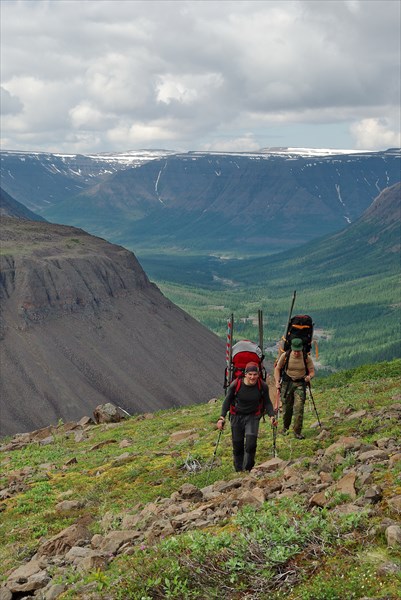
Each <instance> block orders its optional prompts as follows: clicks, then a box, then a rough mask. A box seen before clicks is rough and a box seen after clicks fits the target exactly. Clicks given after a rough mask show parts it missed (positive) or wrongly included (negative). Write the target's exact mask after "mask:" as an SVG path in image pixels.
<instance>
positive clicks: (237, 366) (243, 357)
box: [232, 340, 264, 379]
mask: <svg viewBox="0 0 401 600" xmlns="http://www.w3.org/2000/svg"><path fill="white" fill-rule="evenodd" d="M263 358H264V357H263V353H262V350H261V349H260V348H259V346H258V345H257V344H255V343H254V342H251V341H250V340H240V341H239V342H237V343H236V344H234V346H233V349H232V364H233V379H236V378H238V377H243V376H244V374H245V367H246V365H247V364H248V363H249V362H255V363H256V364H257V365H258V367H259V371H260V373H261V374H263Z"/></svg>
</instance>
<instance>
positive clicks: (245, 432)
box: [217, 362, 277, 471]
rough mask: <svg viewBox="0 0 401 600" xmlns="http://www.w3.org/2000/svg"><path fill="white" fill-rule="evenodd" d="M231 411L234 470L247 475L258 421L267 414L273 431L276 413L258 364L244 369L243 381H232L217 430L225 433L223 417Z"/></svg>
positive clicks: (254, 444) (224, 418)
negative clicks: (244, 472) (223, 430)
mask: <svg viewBox="0 0 401 600" xmlns="http://www.w3.org/2000/svg"><path fill="white" fill-rule="evenodd" d="M228 411H230V424H231V437H232V445H233V458H234V468H235V470H236V471H250V470H251V469H252V467H253V466H254V464H255V455H256V446H257V440H258V432H259V422H260V419H261V417H262V416H263V415H264V414H265V413H267V414H268V415H269V417H270V421H271V424H272V425H273V426H274V427H276V426H277V421H276V419H275V412H274V409H273V405H272V403H271V400H270V396H269V388H268V386H267V384H266V383H265V382H264V381H263V380H262V379H261V377H260V372H259V367H258V365H257V363H254V362H250V363H248V364H247V365H246V367H245V375H244V377H241V378H238V379H234V381H233V382H232V383H231V384H230V386H229V387H228V389H227V394H226V397H225V399H224V402H223V406H222V408H221V417H220V418H219V420H218V421H217V428H218V429H220V430H222V429H224V425H225V421H226V414H227V412H228Z"/></svg>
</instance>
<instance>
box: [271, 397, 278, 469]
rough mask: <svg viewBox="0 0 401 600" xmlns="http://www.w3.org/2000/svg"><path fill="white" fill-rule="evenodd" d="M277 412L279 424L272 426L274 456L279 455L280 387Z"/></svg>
mask: <svg viewBox="0 0 401 600" xmlns="http://www.w3.org/2000/svg"><path fill="white" fill-rule="evenodd" d="M274 410H275V413H276V421H277V424H276V426H275V427H274V426H272V427H273V456H274V458H276V457H277V429H278V420H279V416H280V388H278V389H277V396H276V406H275V409H274Z"/></svg>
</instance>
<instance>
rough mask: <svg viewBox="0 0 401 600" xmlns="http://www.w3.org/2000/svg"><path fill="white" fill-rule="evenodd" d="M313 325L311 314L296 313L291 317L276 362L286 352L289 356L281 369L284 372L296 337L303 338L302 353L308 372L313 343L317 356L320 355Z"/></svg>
mask: <svg viewBox="0 0 401 600" xmlns="http://www.w3.org/2000/svg"><path fill="white" fill-rule="evenodd" d="M313 327H314V323H313V321H312V317H310V316H309V315H295V316H293V317H292V318H291V319H290V321H289V322H288V327H287V332H286V335H285V336H283V337H282V338H281V342H280V344H279V352H278V357H277V360H276V363H275V364H277V362H278V360H279V358H280V356H281V355H282V354H283V352H285V353H286V355H287V356H286V360H285V363H284V367H283V368H282V370H281V371H282V373H283V372H284V371H285V370H286V368H287V365H288V360H289V355H290V352H291V342H292V340H293V339H294V338H299V339H301V340H302V354H303V357H304V363H305V369H306V372H308V367H307V357H308V354H310V353H311V351H312V344H314V345H315V354H316V357H318V348H317V343H316V341H315V340H314V339H313Z"/></svg>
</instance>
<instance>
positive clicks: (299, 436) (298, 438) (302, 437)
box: [294, 433, 305, 440]
mask: <svg viewBox="0 0 401 600" xmlns="http://www.w3.org/2000/svg"><path fill="white" fill-rule="evenodd" d="M294 436H295V439H297V440H304V439H305V436H304V435H302V433H294Z"/></svg>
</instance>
